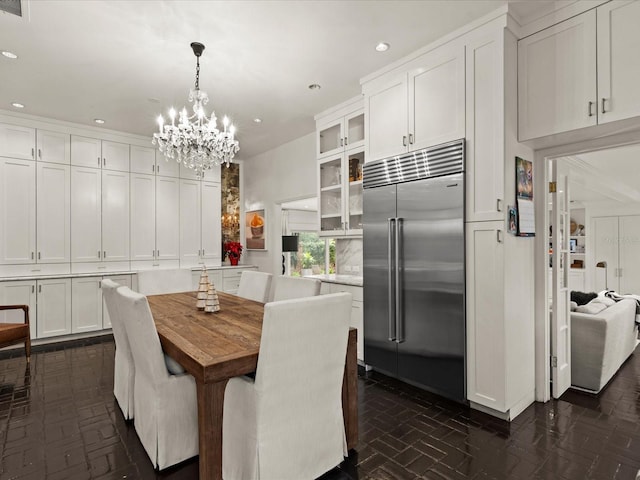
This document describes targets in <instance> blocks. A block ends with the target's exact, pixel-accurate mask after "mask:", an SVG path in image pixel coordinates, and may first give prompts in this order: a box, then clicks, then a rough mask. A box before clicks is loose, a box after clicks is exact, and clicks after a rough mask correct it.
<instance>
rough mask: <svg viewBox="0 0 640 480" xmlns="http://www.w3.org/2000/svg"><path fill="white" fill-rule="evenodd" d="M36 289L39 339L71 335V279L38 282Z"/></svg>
mask: <svg viewBox="0 0 640 480" xmlns="http://www.w3.org/2000/svg"><path fill="white" fill-rule="evenodd" d="M36 287H37V288H36V290H37V299H38V317H37V332H38V338H44V337H56V336H58V335H67V334H69V333H71V279H70V278H54V279H46V280H38V281H37V282H36Z"/></svg>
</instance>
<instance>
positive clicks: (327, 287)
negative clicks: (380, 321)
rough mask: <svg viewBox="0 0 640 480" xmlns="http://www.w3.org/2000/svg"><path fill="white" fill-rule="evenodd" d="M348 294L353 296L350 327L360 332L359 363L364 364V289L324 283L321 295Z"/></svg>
mask: <svg viewBox="0 0 640 480" xmlns="http://www.w3.org/2000/svg"><path fill="white" fill-rule="evenodd" d="M339 292H347V293H350V294H351V296H352V302H353V303H352V304H351V319H350V321H349V326H350V327H352V328H355V329H357V330H358V349H357V350H358V361H360V362H362V363H364V308H363V296H362V287H358V286H354V285H342V284H340V283H329V282H322V288H321V289H320V293H321V294H326V293H339Z"/></svg>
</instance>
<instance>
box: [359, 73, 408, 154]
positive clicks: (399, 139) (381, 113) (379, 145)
mask: <svg viewBox="0 0 640 480" xmlns="http://www.w3.org/2000/svg"><path fill="white" fill-rule="evenodd" d="M407 102H408V99H407V77H406V76H403V77H401V78H398V79H396V80H395V81H393V82H391V83H389V84H387V85H386V86H385V87H383V88H381V89H380V90H378V91H377V92H375V93H372V94H370V95H369V96H367V97H365V125H366V132H365V136H366V142H367V144H368V145H369V151H368V155H367V161H368V162H369V161H372V160H378V159H381V158H386V157H390V156H391V155H398V154H400V153H404V152H406V151H407V145H408V125H407V123H408V109H407Z"/></svg>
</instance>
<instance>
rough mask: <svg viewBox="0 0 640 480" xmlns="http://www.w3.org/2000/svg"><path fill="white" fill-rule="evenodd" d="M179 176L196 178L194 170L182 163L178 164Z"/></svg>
mask: <svg viewBox="0 0 640 480" xmlns="http://www.w3.org/2000/svg"><path fill="white" fill-rule="evenodd" d="M179 170H180V178H188V179H190V180H198V176H197V175H196V171H195V170H192V169H190V168H189V167H185V166H184V164H183V163H181V164H180V167H179Z"/></svg>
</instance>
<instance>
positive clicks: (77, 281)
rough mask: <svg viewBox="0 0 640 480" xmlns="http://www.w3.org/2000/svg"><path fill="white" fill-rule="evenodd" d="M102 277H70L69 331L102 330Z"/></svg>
mask: <svg viewBox="0 0 640 480" xmlns="http://www.w3.org/2000/svg"><path fill="white" fill-rule="evenodd" d="M101 280H102V277H81V278H73V279H71V333H82V332H92V331H94V330H102V288H100V281H101Z"/></svg>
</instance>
